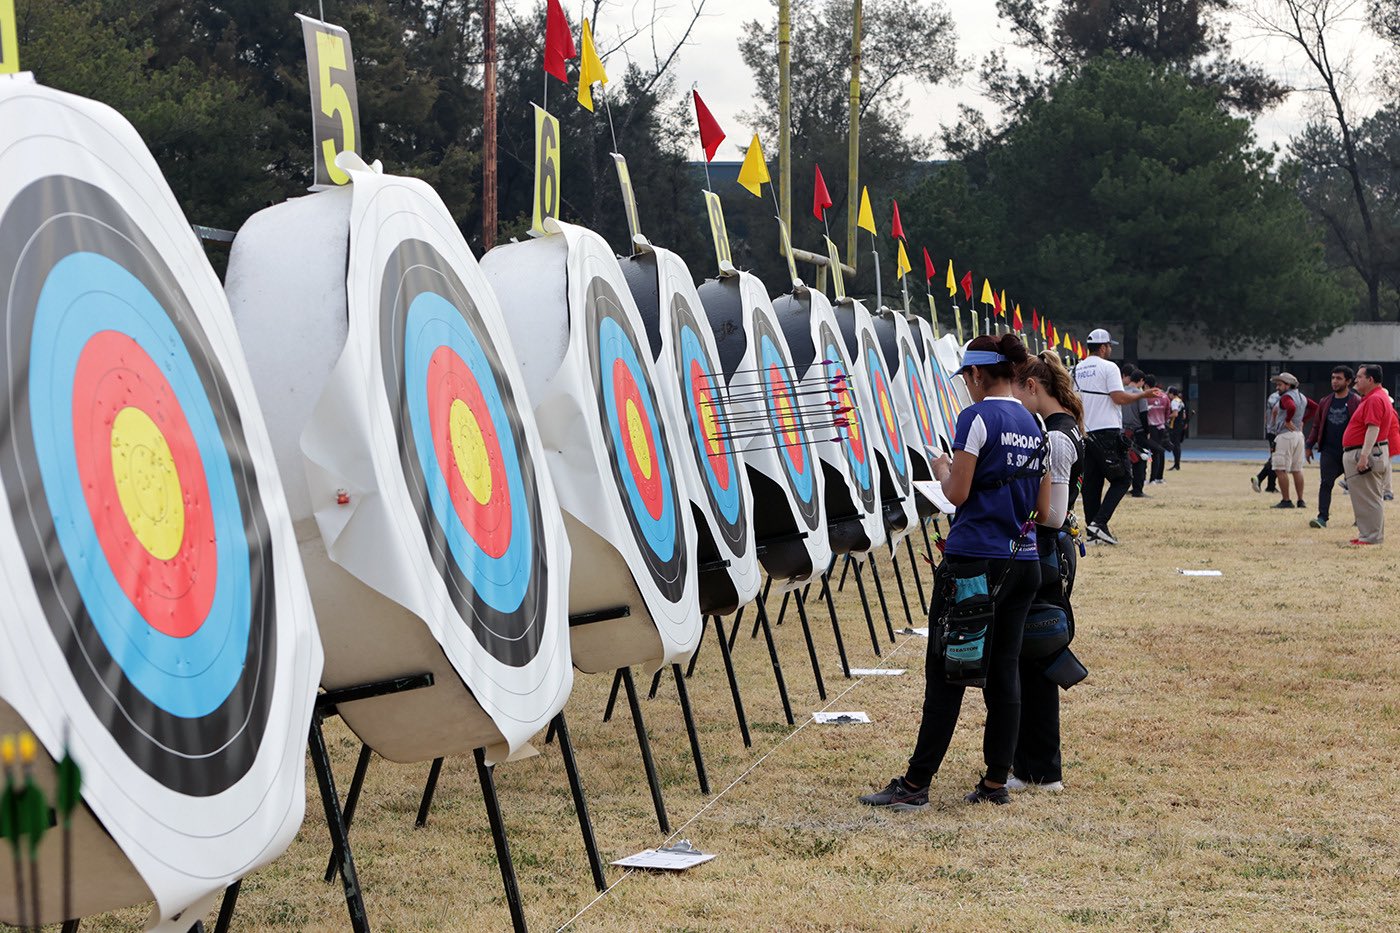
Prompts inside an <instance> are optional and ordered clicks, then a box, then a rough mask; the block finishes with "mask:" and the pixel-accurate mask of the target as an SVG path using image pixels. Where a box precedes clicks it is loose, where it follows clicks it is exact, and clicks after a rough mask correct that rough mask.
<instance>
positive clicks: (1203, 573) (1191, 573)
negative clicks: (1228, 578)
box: [1176, 567, 1224, 577]
mask: <svg viewBox="0 0 1400 933" xmlns="http://www.w3.org/2000/svg"><path fill="white" fill-rule="evenodd" d="M1176 572H1177V573H1179V574H1181V575H1182V576H1183V577H1223V576H1224V574H1223V573H1221V572H1220V571H1219V570H1182V569H1181V568H1180V567H1178V568H1177V570H1176Z"/></svg>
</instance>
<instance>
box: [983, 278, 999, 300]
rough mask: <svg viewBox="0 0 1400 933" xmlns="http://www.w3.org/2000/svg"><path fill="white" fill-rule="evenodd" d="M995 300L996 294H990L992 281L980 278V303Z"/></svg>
mask: <svg viewBox="0 0 1400 933" xmlns="http://www.w3.org/2000/svg"><path fill="white" fill-rule="evenodd" d="M994 301H996V296H995V295H993V294H992V282H991V280H990V279H983V280H982V304H984V305H989V304H991V303H992V302H994Z"/></svg>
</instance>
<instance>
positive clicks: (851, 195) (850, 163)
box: [846, 0, 862, 267]
mask: <svg viewBox="0 0 1400 933" xmlns="http://www.w3.org/2000/svg"><path fill="white" fill-rule="evenodd" d="M861 7H862V3H861V0H855V8H854V10H853V11H852V15H851V20H852V23H851V125H850V130H849V131H850V139H849V144H848V149H847V151H848V152H849V155H848V157H847V166H846V257H847V258H848V259H849V260H850V262H851V265H852V266H856V267H859V265H860V263H859V262H857V260H856V210H857V208H859V206H860V29H861V15H862V14H861Z"/></svg>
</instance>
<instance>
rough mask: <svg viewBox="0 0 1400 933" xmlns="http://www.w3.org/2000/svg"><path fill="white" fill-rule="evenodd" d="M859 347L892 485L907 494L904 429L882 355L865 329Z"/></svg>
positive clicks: (907, 481) (907, 465) (902, 493)
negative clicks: (890, 472) (888, 460)
mask: <svg viewBox="0 0 1400 933" xmlns="http://www.w3.org/2000/svg"><path fill="white" fill-rule="evenodd" d="M860 349H861V357H862V359H863V360H864V362H865V368H866V373H867V375H868V376H869V378H870V392H871V394H872V395H873V396H874V399H875V417H876V420H877V422H878V424H879V427H880V433H881V435H882V436H883V438H884V441H885V453H886V455H887V456H888V457H889V458H890V469H891V470H893V471H894V475H895V476H894V478H895V485H896V486H897V487H898V489H899V492H900V494H901V495H907V494H908V493H909V461H908V458H907V457H906V456H905V453H904V432H903V431H901V430H900V428H899V415H898V414H897V413H896V411H895V407H894V396H893V394H892V393H891V392H890V380H889V377H888V375H886V373H885V361H884V358H883V357H881V356H880V349H879V347H877V346H876V344H875V340H874V338H873V336H872V335H871V333H870V332H869V331H868V330H866V331H862V332H861V339H860Z"/></svg>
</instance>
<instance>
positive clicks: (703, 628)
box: [685, 616, 718, 677]
mask: <svg viewBox="0 0 1400 933" xmlns="http://www.w3.org/2000/svg"><path fill="white" fill-rule="evenodd" d="M716 618H718V616H716ZM707 631H709V626H707V625H706V624H705V620H704V619H701V620H700V640H699V641H697V642H696V643H695V650H694V651H692V652H691V654H690V663H689V664H687V665H686V666H685V676H686V677H689V676H690V675H691V674H694V673H695V663H696V662H697V661H699V660H700V646H701V645H703V644H704V643H705V633H706V632H707Z"/></svg>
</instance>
